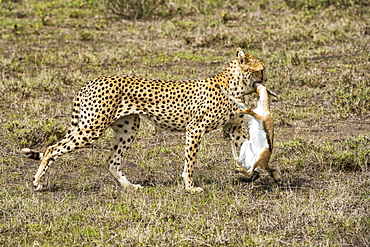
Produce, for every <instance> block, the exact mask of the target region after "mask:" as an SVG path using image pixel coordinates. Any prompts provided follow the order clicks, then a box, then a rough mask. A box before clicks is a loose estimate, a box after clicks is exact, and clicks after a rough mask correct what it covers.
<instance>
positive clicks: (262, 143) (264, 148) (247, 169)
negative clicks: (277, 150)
mask: <svg viewBox="0 0 370 247" xmlns="http://www.w3.org/2000/svg"><path fill="white" fill-rule="evenodd" d="M216 87H218V88H219V89H220V90H221V92H222V93H224V94H225V95H226V96H227V97H229V98H230V99H231V100H232V101H234V102H235V103H236V104H237V105H238V106H239V107H240V109H241V111H236V112H235V113H237V114H239V113H241V114H246V115H247V116H248V125H249V136H250V139H249V140H246V141H245V142H244V143H243V145H242V146H241V149H240V155H239V156H238V155H237V153H236V150H235V147H234V146H233V148H232V151H233V155H234V159H235V160H237V161H238V162H240V163H241V164H242V166H241V167H238V168H237V171H238V172H240V173H242V174H243V175H244V176H245V177H246V178H245V180H246V181H248V182H251V181H254V180H256V179H258V178H259V171H260V170H261V169H262V170H265V171H267V172H268V173H269V175H270V176H271V177H272V178H273V179H274V180H276V181H279V180H280V174H279V172H278V171H277V170H276V169H273V168H271V167H269V161H270V157H271V154H272V149H273V141H274V120H273V118H272V114H271V111H270V102H269V96H268V94H270V95H273V96H275V97H277V95H276V94H275V92H273V91H272V90H270V89H268V88H266V86H265V85H263V83H260V82H255V83H253V84H252V89H251V90H249V91H248V92H247V94H251V93H253V92H257V93H258V95H259V100H258V102H257V107H256V108H255V109H253V110H252V109H251V108H247V107H246V106H245V105H244V104H243V103H241V102H239V101H238V100H237V99H235V98H234V97H233V96H231V95H230V94H229V93H228V92H227V91H226V90H225V89H224V88H222V87H221V86H220V85H216Z"/></svg>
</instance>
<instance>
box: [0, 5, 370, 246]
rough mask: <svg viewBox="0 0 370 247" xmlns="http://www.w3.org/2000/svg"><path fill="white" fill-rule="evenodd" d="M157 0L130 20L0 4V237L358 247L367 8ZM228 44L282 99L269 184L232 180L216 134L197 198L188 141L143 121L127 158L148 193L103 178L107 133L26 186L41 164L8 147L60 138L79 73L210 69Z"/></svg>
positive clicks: (18, 241)
mask: <svg viewBox="0 0 370 247" xmlns="http://www.w3.org/2000/svg"><path fill="white" fill-rule="evenodd" d="M164 2H165V4H163V5H161V6H159V8H157V9H156V10H155V11H154V12H153V13H152V14H151V16H150V17H147V18H144V19H137V20H127V19H120V18H118V17H117V16H116V15H114V14H112V12H111V11H109V10H107V8H106V7H105V5H104V4H103V3H101V2H98V1H94V0H90V1H82V0H67V1H61V0H53V1H34V0H29V1H27V0H21V1H4V0H3V1H0V16H1V19H0V37H1V38H0V116H1V118H0V123H1V124H0V171H1V177H0V184H1V185H2V186H1V188H0V245H3V246H369V245H370V215H369V214H370V213H369V212H370V193H369V190H370V170H369V163H370V157H369V146H370V136H369V135H370V76H369V69H370V54H369V50H370V26H369V22H368V20H369V19H370V13H369V9H370V6H369V3H368V2H367V1H350V0H348V1H346V0H343V1H330V0H321V1H301V0H297V1H294V0H286V1H283V0H274V1H263V0H257V1H240V0H233V1H232V0H227V1H218V0H207V1H195V0H194V1H185V0H167V1H164ZM200 3H202V4H200ZM237 47H243V48H244V49H245V50H247V51H248V52H250V53H251V54H253V55H255V56H257V57H259V58H261V59H262V60H263V61H264V62H265V65H266V67H267V75H268V77H269V81H268V83H269V87H270V88H271V89H273V90H274V91H276V92H277V93H278V94H279V95H280V99H278V100H276V99H274V100H273V102H272V111H273V113H274V116H275V120H276V121H275V122H276V138H275V143H276V144H275V146H276V148H275V150H274V155H273V158H272V161H271V162H272V163H273V165H275V166H277V167H278V168H279V169H280V170H281V172H282V174H283V179H284V181H283V183H282V184H281V185H277V184H274V183H273V182H272V180H271V179H270V178H269V177H267V176H262V177H261V178H260V179H259V180H257V181H255V182H254V183H249V184H248V183H243V182H242V181H240V180H239V176H238V175H237V174H235V173H234V171H233V168H234V166H233V161H232V155H231V149H230V147H229V143H228V142H227V141H225V140H224V139H223V138H222V133H221V131H220V130H217V131H214V132H212V133H210V134H209V135H207V136H206V137H205V138H204V139H203V144H202V146H201V151H200V153H199V156H198V165H197V168H196V173H195V180H196V184H197V185H199V186H201V187H203V188H204V189H205V192H204V193H201V194H199V195H188V194H185V193H184V189H183V185H182V180H181V177H180V174H181V172H182V165H183V147H184V134H181V133H180V134H179V133H168V132H162V131H160V130H157V129H155V128H154V127H153V126H152V125H150V124H149V123H147V122H144V124H143V126H142V129H141V131H140V133H139V135H138V138H137V140H136V142H135V143H134V144H133V146H132V149H131V151H130V153H129V154H128V155H127V165H126V167H127V171H126V173H127V175H128V177H129V178H130V179H131V180H132V181H133V182H135V183H141V184H142V185H144V186H145V188H144V189H142V190H140V191H131V190H125V189H123V188H121V187H120V186H118V184H117V183H116V182H115V181H114V179H113V178H112V177H111V176H110V175H109V173H108V171H107V168H106V166H105V161H106V155H107V153H108V151H109V149H110V139H111V132H109V131H108V132H107V133H106V136H105V137H104V138H102V139H100V140H99V141H98V142H96V143H95V144H94V145H93V146H92V147H91V148H88V149H84V150H80V151H78V152H74V153H71V154H67V155H64V156H62V157H61V158H60V159H58V160H57V161H56V162H55V164H54V166H53V167H52V169H51V171H50V173H49V175H48V186H47V188H46V189H45V191H43V192H40V193H35V192H34V191H33V187H32V179H33V175H34V174H35V172H36V170H37V167H38V165H39V163H38V162H34V161H31V160H27V159H24V158H23V157H22V156H21V154H20V150H21V149H22V148H24V147H28V148H33V149H36V150H44V149H45V148H46V147H47V146H48V145H50V144H52V143H54V142H56V141H57V140H58V139H60V138H62V136H63V135H64V133H65V129H66V126H67V124H68V122H69V120H70V114H71V106H72V100H73V97H74V96H75V94H76V93H77V91H78V90H79V89H80V87H81V86H82V85H83V84H84V83H85V82H86V81H88V80H90V79H93V78H95V77H97V76H102V75H118V74H128V75H137V76H141V77H147V78H162V79H173V80H185V79H196V78H201V77H206V76H210V75H213V74H216V73H218V72H220V71H221V70H222V69H223V68H225V66H226V65H227V63H228V62H229V61H230V60H231V59H232V57H233V56H234V54H235V49H236V48H237ZM255 100H256V98H255V97H250V104H251V105H253V102H254V101H255Z"/></svg>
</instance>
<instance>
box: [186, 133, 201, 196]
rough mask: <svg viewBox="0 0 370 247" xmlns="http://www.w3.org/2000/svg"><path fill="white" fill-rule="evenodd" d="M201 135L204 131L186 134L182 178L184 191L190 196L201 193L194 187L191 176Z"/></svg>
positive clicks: (198, 188) (199, 189)
mask: <svg viewBox="0 0 370 247" xmlns="http://www.w3.org/2000/svg"><path fill="white" fill-rule="evenodd" d="M203 133H204V130H201V129H192V130H187V132H186V147H185V165H184V171H183V173H182V177H183V179H184V183H185V190H186V191H187V192H189V193H190V194H195V193H198V192H202V191H203V189H202V188H200V187H195V186H194V176H193V174H194V166H195V163H196V156H197V153H198V149H199V144H200V141H201V137H202V135H203Z"/></svg>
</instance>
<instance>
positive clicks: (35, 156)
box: [22, 148, 44, 160]
mask: <svg viewBox="0 0 370 247" xmlns="http://www.w3.org/2000/svg"><path fill="white" fill-rule="evenodd" d="M22 153H23V154H24V156H26V157H27V158H30V159H34V160H41V159H42V157H43V156H44V154H43V153H39V152H35V151H33V150H31V149H29V148H23V149H22Z"/></svg>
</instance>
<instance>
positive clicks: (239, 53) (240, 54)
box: [236, 47, 246, 64]
mask: <svg viewBox="0 0 370 247" xmlns="http://www.w3.org/2000/svg"><path fill="white" fill-rule="evenodd" d="M236 57H237V58H238V59H239V63H241V64H243V63H244V62H245V58H246V57H245V52H244V51H243V50H242V48H240V47H239V48H237V49H236Z"/></svg>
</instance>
